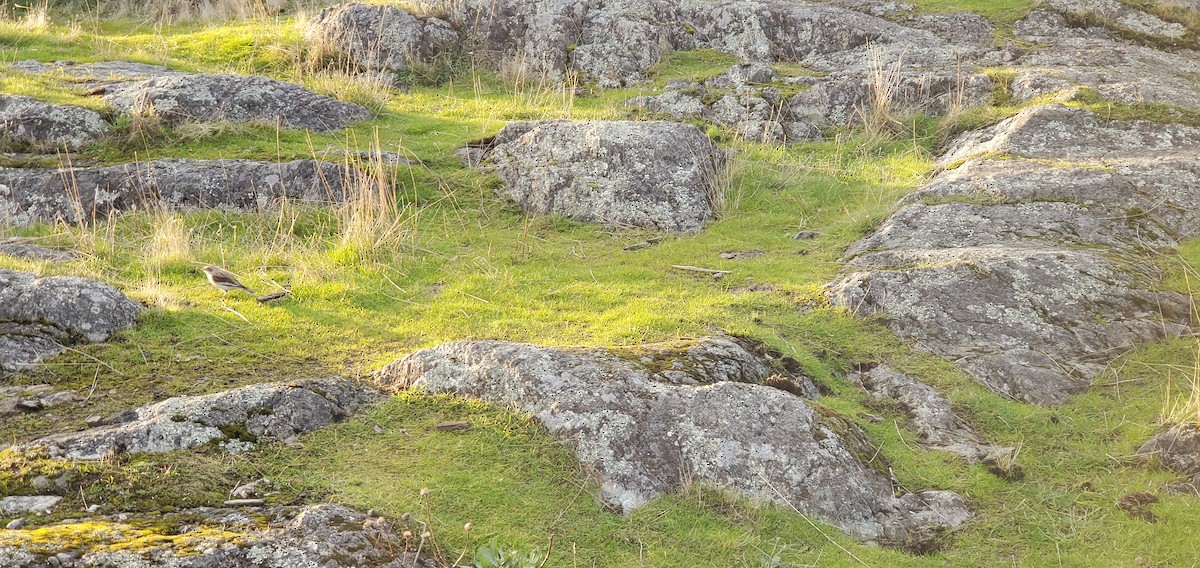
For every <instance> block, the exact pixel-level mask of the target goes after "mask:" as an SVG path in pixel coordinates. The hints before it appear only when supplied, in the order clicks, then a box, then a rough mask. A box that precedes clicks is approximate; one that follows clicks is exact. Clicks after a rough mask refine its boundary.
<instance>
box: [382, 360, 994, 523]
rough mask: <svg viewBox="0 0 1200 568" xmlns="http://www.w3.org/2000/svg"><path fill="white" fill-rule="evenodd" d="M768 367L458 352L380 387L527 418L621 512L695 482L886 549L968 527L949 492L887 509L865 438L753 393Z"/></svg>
mask: <svg viewBox="0 0 1200 568" xmlns="http://www.w3.org/2000/svg"><path fill="white" fill-rule="evenodd" d="M648 353H649V354H648ZM668 355H669V356H668ZM663 369H676V370H678V371H679V376H678V377H676V376H673V375H671V374H668V373H667V372H664V371H663ZM768 369H769V366H768V365H767V364H766V363H764V362H763V361H762V360H761V359H760V358H759V357H758V356H756V355H754V354H753V353H751V352H749V351H746V350H745V349H744V348H742V347H741V346H740V345H738V344H736V343H733V342H731V341H729V340H727V339H722V338H715V339H713V338H710V339H702V340H698V341H696V342H694V343H692V344H690V345H688V346H687V348H684V349H681V348H678V347H674V348H672V349H667V350H664V349H662V348H660V347H652V348H650V349H649V351H648V352H647V351H646V349H644V348H634V349H632V350H630V349H617V350H609V349H600V348H591V349H586V348H550V347H540V346H535V345H528V344H519V343H509V342H502V341H467V342H458V343H448V344H444V345H441V346H438V347H435V348H432V349H426V350H424V351H420V352H417V353H414V354H412V355H410V356H408V357H406V358H404V359H401V360H399V361H397V362H395V363H392V364H390V365H388V366H387V367H385V368H384V369H383V370H381V371H380V372H379V374H378V375H377V379H378V381H379V383H380V384H382V385H384V386H387V387H391V388H407V387H413V388H418V389H421V390H424V391H426V392H430V393H441V392H456V393H459V394H463V395H467V396H473V397H479V398H482V399H484V400H488V401H491V402H495V403H505V404H513V405H515V406H517V407H518V408H520V409H522V410H524V411H525V412H529V413H530V414H532V415H533V416H534V417H535V418H537V419H538V420H539V421H540V422H541V423H542V424H543V425H545V427H546V428H547V429H548V430H549V431H550V432H551V433H552V434H554V435H555V436H558V437H559V438H561V439H563V440H565V441H566V442H567V443H568V444H570V445H571V447H572V448H573V449H574V451H575V455H576V457H577V458H578V459H579V460H580V462H581V463H583V464H584V466H585V469H586V470H587V471H590V472H593V474H594V475H595V476H596V477H597V478H598V480H599V482H600V490H601V498H602V499H603V500H605V501H607V502H609V503H612V504H614V505H617V506H619V507H621V509H622V510H624V511H626V512H628V511H631V510H633V509H635V508H637V507H639V506H641V505H642V504H644V503H645V502H647V501H648V500H650V499H653V498H654V497H656V496H658V495H660V494H662V493H663V492H665V491H670V490H672V489H674V488H677V487H679V486H680V485H681V484H682V483H684V482H685V480H694V481H697V482H701V483H706V484H711V485H715V486H718V487H723V488H727V489H732V490H734V491H737V492H738V493H740V494H742V495H745V496H747V497H751V498H754V499H762V500H766V501H772V502H776V503H786V504H788V505H791V506H794V507H796V508H797V509H798V510H799V511H801V512H803V513H805V514H808V515H813V516H815V517H817V518H819V519H822V520H824V521H827V522H829V523H832V524H834V525H836V526H838V527H839V528H841V529H842V530H844V531H846V532H847V533H849V534H851V535H854V536H856V537H858V538H861V539H864V540H867V541H872V542H880V543H887V544H902V543H911V542H916V541H921V540H922V539H926V538H930V537H931V535H933V534H936V533H937V532H938V531H940V530H942V529H945V528H949V527H954V526H958V525H959V524H961V523H963V522H964V521H966V520H967V519H968V518H969V517H970V516H971V513H970V512H969V511H968V510H967V508H966V506H965V504H964V503H963V501H962V499H961V498H960V497H958V496H957V495H955V494H953V493H950V492H946V491H924V492H920V493H910V494H906V495H903V496H900V497H896V496H895V495H894V493H893V488H892V484H891V482H890V481H889V479H888V477H887V476H886V475H883V474H882V473H880V472H879V471H876V470H875V469H873V467H879V465H878V464H871V463H869V462H871V461H872V460H873V459H874V458H875V457H876V452H875V450H874V449H873V446H872V445H871V443H870V441H869V440H868V439H867V438H866V436H865V434H863V433H862V431H861V430H859V429H858V428H857V427H856V426H855V425H854V424H853V423H851V422H849V421H848V420H846V419H845V418H843V417H841V416H840V415H838V414H837V413H835V412H832V411H830V410H828V409H826V408H824V407H821V406H819V405H817V404H815V403H812V402H810V401H809V400H807V399H805V398H803V397H800V396H796V395H795V394H792V393H790V392H785V391H784V390H781V389H777V388H771V387H768V386H763V385H760V384H756V383H758V382H759V381H765V379H766V378H767V377H764V375H765V374H766V373H767V371H768Z"/></svg>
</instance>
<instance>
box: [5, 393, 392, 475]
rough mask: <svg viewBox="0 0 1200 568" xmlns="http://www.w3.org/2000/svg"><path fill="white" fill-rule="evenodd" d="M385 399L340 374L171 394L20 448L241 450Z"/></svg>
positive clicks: (93, 455)
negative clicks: (211, 446) (205, 447)
mask: <svg viewBox="0 0 1200 568" xmlns="http://www.w3.org/2000/svg"><path fill="white" fill-rule="evenodd" d="M380 398H381V395H380V393H379V392H378V391H375V390H374V389H370V388H366V387H363V386H360V385H357V384H355V383H353V382H351V381H346V380H341V379H324V380H306V381H298V382H295V383H266V384H258V385H251V386H246V387H241V388H237V389H233V390H230V391H225V392H221V393H216V394H210V395H203V396H181V397H175V398H170V399H167V400H164V401H162V402H158V403H155V404H151V405H147V406H143V407H140V408H136V409H133V410H129V411H126V412H124V413H122V414H119V415H117V416H114V417H112V418H109V419H107V420H105V423H106V425H104V426H99V427H96V428H90V429H87V430H83V431H80V432H66V433H62V434H55V435H52V436H46V437H44V438H39V439H37V440H34V441H32V442H27V443H24V444H19V445H18V446H16V449H17V450H28V449H32V448H46V449H47V450H48V451H49V452H50V455H51V456H52V457H61V458H68V459H79V460H97V459H102V458H104V457H106V456H109V455H113V454H120V453H130V454H135V453H144V452H171V451H176V450H184V449H188V448H195V447H198V446H202V445H204V444H208V443H217V444H220V445H221V446H222V447H223V448H225V449H226V450H227V451H231V452H240V451H244V450H247V449H249V448H251V447H253V445H254V444H255V443H257V442H258V441H260V440H284V441H287V440H291V439H293V438H295V437H296V436H299V435H300V434H303V433H305V432H310V431H312V430H316V429H318V428H322V427H325V426H328V425H330V424H333V423H335V422H340V421H343V420H345V419H346V418H348V417H349V416H350V415H351V414H353V413H354V412H355V411H356V410H358V409H359V408H361V407H363V406H364V405H367V404H370V403H372V402H376V401H378V400H380Z"/></svg>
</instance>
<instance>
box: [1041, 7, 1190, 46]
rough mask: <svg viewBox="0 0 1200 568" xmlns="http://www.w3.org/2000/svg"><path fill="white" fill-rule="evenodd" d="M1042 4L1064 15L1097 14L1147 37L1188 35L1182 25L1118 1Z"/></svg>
mask: <svg viewBox="0 0 1200 568" xmlns="http://www.w3.org/2000/svg"><path fill="white" fill-rule="evenodd" d="M1042 4H1043V5H1044V6H1045V7H1047V8H1049V9H1052V10H1056V11H1058V12H1063V13H1074V14H1084V13H1087V14H1095V15H1097V16H1100V17H1101V18H1104V19H1105V20H1108V21H1110V22H1112V23H1114V24H1116V25H1118V26H1120V27H1122V28H1125V29H1129V30H1132V31H1135V32H1138V33H1141V34H1146V35H1151V36H1160V37H1165V38H1172V39H1174V38H1180V37H1183V35H1184V34H1186V33H1187V30H1186V29H1185V28H1184V27H1183V25H1182V24H1178V23H1175V22H1164V21H1163V20H1162V19H1160V18H1158V17H1157V16H1154V15H1153V14H1149V13H1147V12H1144V11H1142V10H1138V9H1137V8H1134V7H1132V6H1129V5H1128V4H1124V3H1122V2H1119V1H1118V0H1043V2H1042Z"/></svg>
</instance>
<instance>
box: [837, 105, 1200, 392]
mask: <svg viewBox="0 0 1200 568" xmlns="http://www.w3.org/2000/svg"><path fill="white" fill-rule="evenodd" d="M1198 148H1200V129H1196V128H1193V127H1188V126H1184V125H1179V124H1158V123H1151V122H1142V121H1102V120H1100V119H1099V118H1098V117H1096V116H1095V115H1093V114H1092V113H1090V112H1087V111H1083V110H1078V109H1071V108H1068V107H1064V106H1060V105H1049V106H1040V107H1033V108H1031V109H1028V110H1026V111H1023V112H1022V113H1020V114H1018V115H1016V116H1014V117H1013V118H1010V119H1008V120H1006V121H1003V122H1001V123H1000V124H998V125H996V126H994V127H992V128H988V129H984V130H982V131H979V132H975V133H970V134H967V135H964V136H962V137H961V138H960V139H959V140H958V141H957V143H955V144H954V145H953V146H952V148H951V150H950V151H949V152H948V153H947V155H946V156H944V157H943V158H942V163H943V164H950V165H953V164H957V163H959V162H962V161H964V160H965V161H966V162H965V164H964V165H963V166H961V167H959V168H958V169H957V170H952V171H948V172H944V173H943V174H941V175H939V176H938V177H937V178H936V179H934V180H933V182H932V183H931V184H929V185H928V186H927V187H926V188H925V189H923V190H921V191H918V192H916V193H914V194H912V195H911V196H909V197H908V198H906V199H905V200H904V201H903V202H902V203H903V204H904V207H903V208H901V209H900V211H898V212H897V213H896V214H894V215H893V216H892V217H891V218H890V219H889V220H887V221H886V222H885V223H884V224H883V226H882V227H881V228H880V229H879V230H878V231H877V232H876V233H875V234H873V235H871V236H869V237H867V238H866V239H864V240H862V241H860V242H858V243H856V244H855V245H853V246H852V247H851V248H850V249H849V250H848V252H847V259H848V260H849V264H848V267H847V270H848V274H846V276H845V277H844V278H843V279H842V280H840V281H839V282H837V283H835V284H834V285H833V286H832V288H831V290H830V297H831V299H832V300H833V302H834V303H836V304H838V305H841V306H845V307H847V308H848V309H851V310H853V311H854V312H856V313H858V314H862V315H869V314H880V315H882V316H883V317H884V318H885V320H886V321H887V322H888V324H889V325H890V326H891V327H892V329H893V330H894V331H896V333H897V334H899V335H901V336H903V337H906V338H909V339H911V340H912V341H913V342H914V344H915V345H917V346H918V347H920V348H921V349H925V350H928V351H931V352H933V353H936V354H939V355H942V356H944V357H947V358H949V359H952V360H954V361H955V362H956V363H957V364H958V365H959V366H960V367H962V368H964V369H965V370H967V371H968V372H970V373H971V374H973V375H974V376H975V377H976V378H977V379H978V380H979V381H980V382H982V383H983V384H984V385H986V386H988V387H989V388H991V389H992V390H994V391H996V392H998V393H1001V394H1004V395H1006V396H1010V397H1013V398H1016V399H1018V400H1023V401H1026V402H1032V403H1037V404H1056V403H1061V402H1065V401H1066V400H1067V399H1068V398H1069V396H1070V395H1071V394H1074V393H1077V392H1080V391H1082V390H1083V389H1084V388H1086V387H1087V385H1088V383H1089V381H1090V379H1091V378H1093V377H1094V376H1095V375H1096V373H1098V372H1099V371H1100V370H1101V369H1102V368H1103V367H1104V365H1105V364H1106V363H1107V362H1108V361H1110V360H1111V359H1112V358H1114V357H1116V356H1117V355H1119V354H1121V353H1123V352H1125V351H1126V350H1128V349H1130V348H1132V347H1134V346H1136V345H1138V344H1141V343H1144V342H1148V341H1153V340H1156V339H1160V338H1163V337H1171V336H1177V335H1181V334H1185V333H1187V332H1188V331H1189V329H1190V328H1189V325H1190V323H1191V314H1190V311H1189V303H1188V300H1187V298H1186V297H1184V296H1183V295H1180V294H1176V293H1172V292H1162V291H1153V290H1152V288H1153V287H1154V285H1155V284H1156V283H1157V282H1159V281H1160V280H1161V276H1162V275H1161V273H1160V271H1159V268H1158V267H1157V266H1156V265H1155V263H1154V262H1153V260H1152V258H1151V255H1152V254H1155V253H1159V252H1168V251H1171V250H1173V248H1174V247H1175V246H1176V245H1177V244H1178V241H1179V239H1182V238H1185V237H1189V236H1192V235H1195V234H1197V233H1196V231H1197V229H1196V225H1197V223H1198V222H1200V213H1198V211H1200V209H1197V205H1198V203H1197V200H1198V199H1200V196H1197V195H1196V192H1194V191H1192V190H1191V189H1189V188H1193V187H1196V186H1197V185H1196V184H1197V181H1200V168H1198V167H1197V165H1196V161H1195V159H1194V157H1195V155H1196V152H1197V149H1198ZM992 154H1001V155H1008V156H1013V157H1019V158H1025V159H1009V160H997V159H991V158H990V156H991V155H992ZM979 156H984V157H983V158H980V157H979ZM1032 160H1043V161H1040V162H1035V161H1032ZM1047 160H1057V161H1065V160H1070V161H1073V162H1075V163H1073V164H1070V165H1065V166H1063V165H1055V164H1051V163H1048V162H1047ZM964 201H965V202H964ZM964 290H970V294H964V293H963V291H964Z"/></svg>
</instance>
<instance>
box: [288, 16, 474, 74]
mask: <svg viewBox="0 0 1200 568" xmlns="http://www.w3.org/2000/svg"><path fill="white" fill-rule="evenodd" d="M305 37H306V39H307V40H308V41H309V42H310V43H312V44H314V45H315V46H316V47H317V48H318V49H325V50H328V51H329V52H332V53H333V54H335V55H336V56H338V57H342V58H345V59H346V60H348V61H351V62H353V63H354V64H355V65H357V66H358V67H360V68H362V69H367V70H387V71H398V70H402V69H406V68H408V67H409V66H411V65H413V64H421V63H428V62H429V61H431V60H432V59H434V58H435V57H437V56H439V55H441V54H443V53H448V52H450V51H451V50H453V49H455V48H457V47H458V46H459V44H460V40H459V37H458V32H457V31H455V30H454V28H453V27H451V25H450V23H449V22H447V21H445V20H441V19H438V18H434V17H428V18H417V17H415V16H413V15H412V14H410V13H409V12H408V11H406V10H404V9H403V8H400V7H397V6H368V5H365V4H343V5H340V6H331V7H329V8H325V9H324V10H322V11H321V13H320V15H318V16H317V17H316V18H315V19H314V20H313V21H312V23H310V24H309V25H308V28H307V29H306V30H305Z"/></svg>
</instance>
